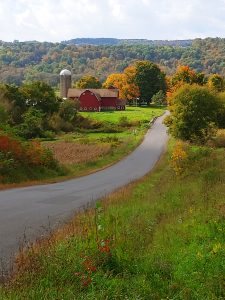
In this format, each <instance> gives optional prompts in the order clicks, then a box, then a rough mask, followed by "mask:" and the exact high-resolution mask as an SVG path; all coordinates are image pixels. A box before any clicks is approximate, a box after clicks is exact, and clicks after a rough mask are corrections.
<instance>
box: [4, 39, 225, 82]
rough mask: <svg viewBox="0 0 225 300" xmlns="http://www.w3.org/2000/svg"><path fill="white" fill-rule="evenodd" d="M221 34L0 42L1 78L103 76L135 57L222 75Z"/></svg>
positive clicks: (224, 41)
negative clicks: (165, 38)
mask: <svg viewBox="0 0 225 300" xmlns="http://www.w3.org/2000/svg"><path fill="white" fill-rule="evenodd" d="M224 53H225V39H223V38H207V39H194V40H184V41H150V40H138V39H137V40H135V39H133V40H129V39H121V40H120V39H110V38H102V39H91V38H90V39H86V38H84V39H73V40H69V41H63V42H61V43H50V42H43V43H41V42H37V41H27V42H19V41H14V42H11V43H10V42H4V41H0V83H1V82H3V83H15V84H17V85H20V84H21V83H22V82H24V81H34V80H43V81H45V82H47V83H49V84H50V85H52V86H57V85H58V83H59V73H60V71H61V70H62V69H64V68H68V69H70V70H71V71H72V74H73V81H76V80H78V79H79V78H80V77H81V76H83V75H84V74H89V75H94V76H97V77H98V78H99V79H100V80H101V81H104V80H105V78H106V77H107V76H108V75H109V74H111V73H119V72H122V71H123V70H124V68H126V67H127V66H129V65H131V64H133V63H134V62H135V61H136V60H150V61H153V62H155V63H157V64H159V66H160V67H161V68H162V70H163V71H165V72H166V74H168V75H170V74H172V73H173V72H175V70H176V69H177V67H178V66H179V65H189V66H190V67H191V68H193V69H195V70H196V71H198V72H205V73H206V74H211V73H219V74H221V75H223V76H225V56H224Z"/></svg>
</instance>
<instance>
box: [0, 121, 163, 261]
mask: <svg viewBox="0 0 225 300" xmlns="http://www.w3.org/2000/svg"><path fill="white" fill-rule="evenodd" d="M163 118H164V117H160V118H158V119H157V120H156V122H155V123H154V125H153V127H152V129H151V130H149V131H148V133H147V134H146V136H145V139H144V141H143V142H142V144H141V145H140V146H139V147H138V148H137V149H136V150H135V151H134V152H132V153H131V154H130V155H129V156H127V157H126V158H124V159H123V160H121V161H120V162H118V163H117V164H115V165H113V166H111V167H109V168H107V169H105V170H102V171H99V172H96V173H93V174H91V175H88V176H84V177H81V178H78V179H72V180H68V181H65V182H61V183H55V184H48V185H39V186H32V187H26V188H18V189H10V190H5V191H1V192H0V257H1V260H2V261H3V263H4V264H5V265H6V264H7V265H9V263H8V262H9V259H10V257H11V256H12V255H13V254H14V253H15V252H16V251H17V249H18V245H19V242H20V241H21V239H23V236H24V232H25V235H26V238H28V239H35V238H38V237H40V236H41V235H42V234H43V233H44V232H45V230H46V228H49V223H50V224H51V226H52V227H54V226H56V225H57V224H58V222H62V221H65V220H66V219H68V218H69V217H70V216H71V215H72V214H73V213H74V212H75V211H76V210H77V209H78V208H81V207H82V206H84V205H86V204H88V203H90V202H91V201H94V200H97V199H99V198H101V197H103V196H105V195H106V194H108V193H110V192H112V191H113V190H115V189H117V188H119V187H121V186H123V185H125V184H127V183H129V182H131V181H133V180H135V179H137V178H140V177H142V176H144V175H145V174H146V173H148V172H149V171H150V170H151V169H152V168H153V166H154V165H155V163H156V162H157V160H158V159H159V157H160V155H161V154H162V152H163V150H164V149H165V145H166V142H167V139H168V136H167V133H166V128H165V126H164V125H163V124H162V120H163Z"/></svg>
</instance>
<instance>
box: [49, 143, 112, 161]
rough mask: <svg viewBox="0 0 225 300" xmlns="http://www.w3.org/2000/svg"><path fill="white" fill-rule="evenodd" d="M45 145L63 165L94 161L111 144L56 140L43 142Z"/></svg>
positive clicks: (109, 147) (107, 150) (106, 152)
mask: <svg viewBox="0 0 225 300" xmlns="http://www.w3.org/2000/svg"><path fill="white" fill-rule="evenodd" d="M44 145H45V147H47V148H48V149H50V150H51V151H52V152H53V153H54V157H55V158H56V159H57V160H58V161H59V162H60V163H61V164H64V165H71V164H76V163H78V164H79V163H84V162H89V161H94V160H95V159H98V158H99V157H101V156H104V155H106V154H108V153H109V152H110V150H111V145H110V144H106V143H104V144H103V143H101V144H100V143H98V144H80V143H74V142H65V141H57V142H50V143H44Z"/></svg>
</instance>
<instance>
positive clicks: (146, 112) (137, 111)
mask: <svg viewBox="0 0 225 300" xmlns="http://www.w3.org/2000/svg"><path fill="white" fill-rule="evenodd" d="M164 110H165V108H161V107H159V108H157V107H133V106H127V107H126V110H125V111H111V112H104V111H103V112H101V113H88V112H87V113H86V112H82V113H81V115H82V116H84V117H86V116H88V117H89V118H93V119H95V120H97V121H105V122H111V123H115V124H116V123H119V121H120V120H121V117H126V118H127V119H128V121H131V122H132V121H134V122H135V121H140V122H141V123H146V122H149V121H150V120H151V119H152V118H154V117H155V116H159V115H161V114H162V113H163V111H164Z"/></svg>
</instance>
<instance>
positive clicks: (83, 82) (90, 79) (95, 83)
mask: <svg viewBox="0 0 225 300" xmlns="http://www.w3.org/2000/svg"><path fill="white" fill-rule="evenodd" d="M75 87H76V88H78V89H86V88H89V89H100V88H101V87H102V84H101V82H100V81H99V80H98V78H96V77H94V76H91V75H86V76H83V77H82V78H81V79H80V80H78V81H77V82H76V83H75Z"/></svg>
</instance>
